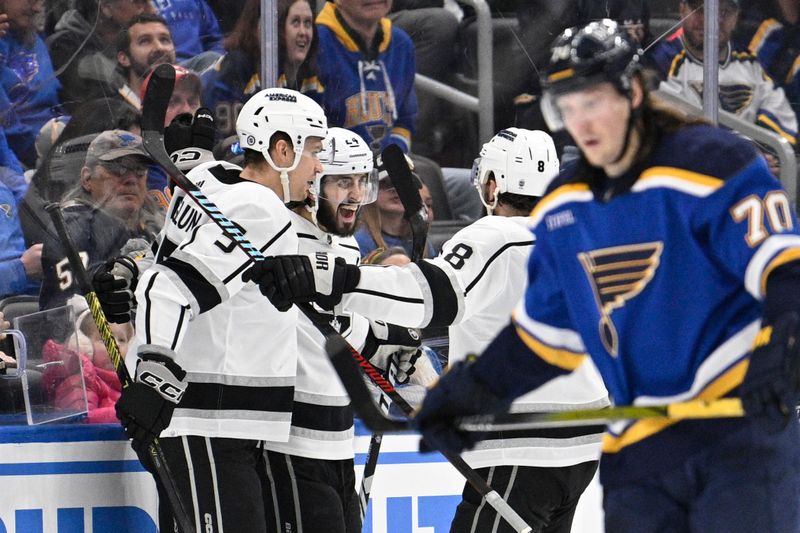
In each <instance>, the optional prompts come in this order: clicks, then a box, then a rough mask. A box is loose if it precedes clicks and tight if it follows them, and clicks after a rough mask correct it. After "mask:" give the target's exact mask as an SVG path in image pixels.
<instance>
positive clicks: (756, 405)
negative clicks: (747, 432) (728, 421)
mask: <svg viewBox="0 0 800 533" xmlns="http://www.w3.org/2000/svg"><path fill="white" fill-rule="evenodd" d="M799 344H800V315H798V313H797V312H794V311H793V312H790V313H785V314H783V315H781V316H779V317H778V318H777V319H776V320H775V321H774V323H773V324H768V325H765V326H763V327H762V329H761V331H760V332H759V334H758V336H757V337H756V341H755V342H754V345H753V352H752V353H751V354H750V365H749V366H748V368H747V373H746V374H745V377H744V380H743V381H742V384H741V385H740V386H739V394H740V395H741V398H742V406H743V407H744V411H745V414H746V415H747V416H752V417H755V418H756V419H757V420H759V422H761V423H763V424H764V426H765V427H766V429H767V430H768V431H771V432H778V431H780V430H781V429H783V428H784V427H786V424H787V423H788V422H789V418H790V417H791V416H795V406H796V404H797V398H798V391H800V346H799Z"/></svg>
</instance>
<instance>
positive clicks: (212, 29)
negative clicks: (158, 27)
mask: <svg viewBox="0 0 800 533" xmlns="http://www.w3.org/2000/svg"><path fill="white" fill-rule="evenodd" d="M153 3H154V4H155V5H156V9H158V14H159V15H161V16H162V17H164V20H166V21H167V24H169V32H170V34H171V35H172V40H173V42H174V43H175V55H176V56H177V58H178V60H179V61H183V60H186V59H191V58H192V57H194V56H196V55H198V54H200V53H202V52H209V51H213V52H217V53H220V54H221V53H223V51H224V50H223V49H222V32H221V31H220V29H219V23H217V16H216V15H215V14H214V11H213V10H212V9H211V7H209V5H208V4H207V3H206V2H205V0H154V2H153Z"/></svg>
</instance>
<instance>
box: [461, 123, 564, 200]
mask: <svg viewBox="0 0 800 533" xmlns="http://www.w3.org/2000/svg"><path fill="white" fill-rule="evenodd" d="M558 167H559V163H558V156H557V155H556V147H555V144H554V143H553V139H552V137H550V135H548V134H547V133H545V132H543V131H540V130H525V129H522V128H507V129H504V130H501V131H500V132H499V133H497V135H495V136H494V137H492V139H491V140H490V141H489V142H487V143H486V144H484V145H483V148H482V149H481V154H480V157H479V158H478V159H476V160H475V164H474V165H473V168H472V184H473V185H474V186H475V187H476V188H477V189H478V194H479V196H480V198H481V202H482V203H483V205H485V206H486V209H487V210H488V211H489V213H490V214H491V212H492V210H494V208H495V207H497V200H498V196H499V195H500V194H503V193H511V194H519V195H522V196H542V195H544V191H545V190H546V189H547V186H548V185H549V184H550V182H551V181H552V180H553V178H555V177H556V176H557V175H558ZM490 175H491V176H493V177H494V180H495V183H497V188H496V189H495V194H494V200H493V201H492V202H491V203H489V202H487V201H486V198H484V193H483V189H484V185H486V182H487V181H489V176H490Z"/></svg>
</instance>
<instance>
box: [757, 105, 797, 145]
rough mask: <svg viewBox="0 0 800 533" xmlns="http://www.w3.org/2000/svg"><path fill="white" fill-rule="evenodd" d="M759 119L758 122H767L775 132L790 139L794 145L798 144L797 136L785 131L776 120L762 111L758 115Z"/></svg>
mask: <svg viewBox="0 0 800 533" xmlns="http://www.w3.org/2000/svg"><path fill="white" fill-rule="evenodd" d="M757 120H758V122H761V123H763V124H766V125H767V126H768V127H769V129H771V130H774V131H775V133H777V134H778V135H780V136H781V137H783V138H784V139H786V140H787V141H789V143H791V144H792V145H795V144H797V139H796V138H794V137H793V136H792V135H790V134H789V133H787V132H786V131H784V130H783V128H781V127H780V126H779V125H778V124H777V123H776V122H775V121H774V120H772V119H771V118H769V117H768V116H767V115H765V114H763V113H762V114H760V115H758V119H757Z"/></svg>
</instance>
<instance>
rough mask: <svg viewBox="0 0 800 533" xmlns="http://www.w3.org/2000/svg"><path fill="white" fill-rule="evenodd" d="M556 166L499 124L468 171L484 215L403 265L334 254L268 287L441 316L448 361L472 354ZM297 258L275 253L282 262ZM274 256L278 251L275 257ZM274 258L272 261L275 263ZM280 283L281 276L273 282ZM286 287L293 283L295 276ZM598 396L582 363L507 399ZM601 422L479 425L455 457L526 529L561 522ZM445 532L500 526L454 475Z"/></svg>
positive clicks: (351, 305)
mask: <svg viewBox="0 0 800 533" xmlns="http://www.w3.org/2000/svg"><path fill="white" fill-rule="evenodd" d="M557 173H558V159H557V156H556V152H555V147H554V146H553V141H552V139H551V138H550V137H549V136H548V135H547V134H545V133H543V132H540V131H528V130H522V129H516V128H510V129H507V130H503V131H501V132H500V133H498V134H497V135H496V136H495V137H494V138H493V139H492V140H491V141H490V142H489V143H487V144H486V145H484V147H483V150H482V152H481V158H480V160H479V162H478V163H477V172H476V173H475V174H474V179H475V185H476V187H477V189H478V193H479V194H480V195H481V200H482V201H483V203H484V205H486V207H487V210H488V211H489V213H490V214H494V215H495V216H488V217H484V218H482V219H479V220H478V221H476V222H474V223H473V224H471V225H470V226H468V227H467V228H464V229H463V230H461V231H459V232H458V233H456V235H454V236H453V237H452V238H451V239H450V240H449V241H448V242H447V243H445V245H444V246H443V249H442V253H441V254H440V255H439V256H438V257H436V258H434V259H430V260H428V259H426V260H423V261H420V262H418V263H413V264H410V265H407V266H404V267H370V266H361V267H354V266H350V265H337V267H336V268H335V269H333V271H325V270H322V269H317V268H316V267H315V266H313V262H312V261H310V260H305V261H303V262H304V263H305V264H306V266H307V267H308V270H302V271H301V275H307V274H308V273H312V274H313V275H310V276H308V277H307V278H306V282H305V283H306V286H307V287H310V288H311V290H308V289H307V290H306V292H305V294H300V292H297V293H294V294H289V293H288V292H286V291H282V290H279V291H277V293H274V294H273V298H275V300H276V301H279V302H281V303H282V304H285V301H284V300H282V299H283V298H285V299H286V301H288V300H291V301H298V300H300V299H302V298H308V297H309V296H310V295H311V292H314V291H317V290H318V289H319V288H322V287H325V288H324V289H322V292H324V293H325V295H324V297H323V298H322V301H324V302H325V303H326V304H330V302H331V301H337V300H338V299H339V298H341V307H342V308H343V309H345V310H347V311H352V312H356V313H360V314H363V315H365V316H369V317H370V318H375V319H381V320H387V321H391V322H394V323H397V324H403V325H406V326H416V327H425V326H430V325H438V326H442V325H449V326H450V328H449V335H450V351H449V355H450V363H455V362H457V361H460V360H463V359H465V358H466V357H467V356H468V354H475V353H480V352H481V351H482V350H483V349H484V348H485V347H486V346H487V345H488V344H489V342H490V341H491V340H492V339H493V338H494V336H495V335H496V334H497V332H498V331H500V330H501V329H502V328H503V327H504V326H505V325H506V324H507V319H508V315H509V314H510V313H511V311H512V309H513V308H514V307H515V305H516V304H517V302H519V300H520V298H521V297H522V295H523V292H524V288H525V278H526V265H527V257H528V255H529V254H530V251H531V249H532V246H533V243H534V239H533V236H532V234H531V233H530V230H529V229H528V228H527V226H526V217H525V215H527V214H528V213H529V212H530V210H531V209H532V208H533V207H534V206H535V204H536V202H537V201H538V199H539V197H541V196H542V195H543V194H544V192H545V189H546V188H547V185H548V183H549V182H550V180H551V179H552V178H553V177H555V175H556V174H557ZM298 257H302V256H295V257H293V258H285V259H280V260H281V261H285V262H286V264H287V265H291V264H294V263H295V262H296V261H298V260H299V259H298ZM276 259H279V258H276ZM285 270H286V269H284V272H285ZM282 286H283V287H284V288H285V287H286V285H285V284H283V285H282ZM295 286H298V284H295ZM606 405H609V401H608V397H607V393H606V390H605V388H604V387H603V385H602V382H601V381H600V379H599V376H598V375H597V373H596V370H595V369H594V367H593V366H592V365H584V367H583V368H581V369H579V370H578V371H576V372H575V373H573V374H572V375H570V376H569V377H568V378H565V379H562V380H559V381H557V382H553V383H551V384H550V385H549V386H548V387H547V388H543V389H541V390H539V391H536V392H535V393H534V394H531V395H528V396H524V397H522V398H520V399H519V400H518V402H517V403H516V404H515V406H514V410H515V411H517V410H520V411H542V410H567V409H580V408H598V407H603V406H606ZM602 431H603V428H602V427H599V426H598V427H589V428H579V429H575V430H573V429H567V430H561V429H557V430H545V431H541V430H540V431H535V432H534V431H525V432H503V433H495V434H490V435H488V438H487V439H486V440H484V441H482V442H481V443H479V444H478V446H477V447H476V450H475V451H473V452H470V453H468V454H466V455H465V459H466V460H467V462H468V463H469V464H470V465H471V466H473V467H476V468H478V471H479V472H480V473H481V475H483V476H485V477H486V479H487V480H488V481H489V482H490V483H491V484H492V486H493V487H494V488H495V489H496V490H497V491H498V492H500V493H501V494H503V495H504V497H506V500H507V501H508V502H509V504H510V505H511V506H512V507H514V508H515V509H516V510H517V511H518V512H519V513H520V515H521V516H522V518H523V519H525V521H526V522H528V523H529V524H531V525H532V526H534V525H535V526H536V528H537V529H536V530H537V531H547V532H551V533H554V532H559V533H560V532H568V531H569V530H570V526H571V523H572V517H573V515H574V511H575V506H576V504H577V502H578V499H579V497H580V495H581V493H582V492H583V490H584V489H585V488H586V486H587V485H588V484H589V482H590V481H591V479H592V477H593V475H594V472H595V470H596V469H597V460H598V458H599V455H600V440H601V436H602ZM451 531H452V532H481V533H483V532H499V531H511V530H510V529H508V526H507V525H505V523H504V521H503V520H501V519H500V518H499V517H498V516H497V514H496V513H495V512H494V511H493V510H492V509H491V507H489V506H487V505H485V502H482V501H481V497H480V495H479V494H478V493H477V492H475V491H474V490H473V489H472V488H471V487H469V486H466V487H465V489H464V493H463V500H462V502H461V503H460V505H459V507H458V510H457V512H456V516H455V518H454V521H453V524H452V528H451Z"/></svg>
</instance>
